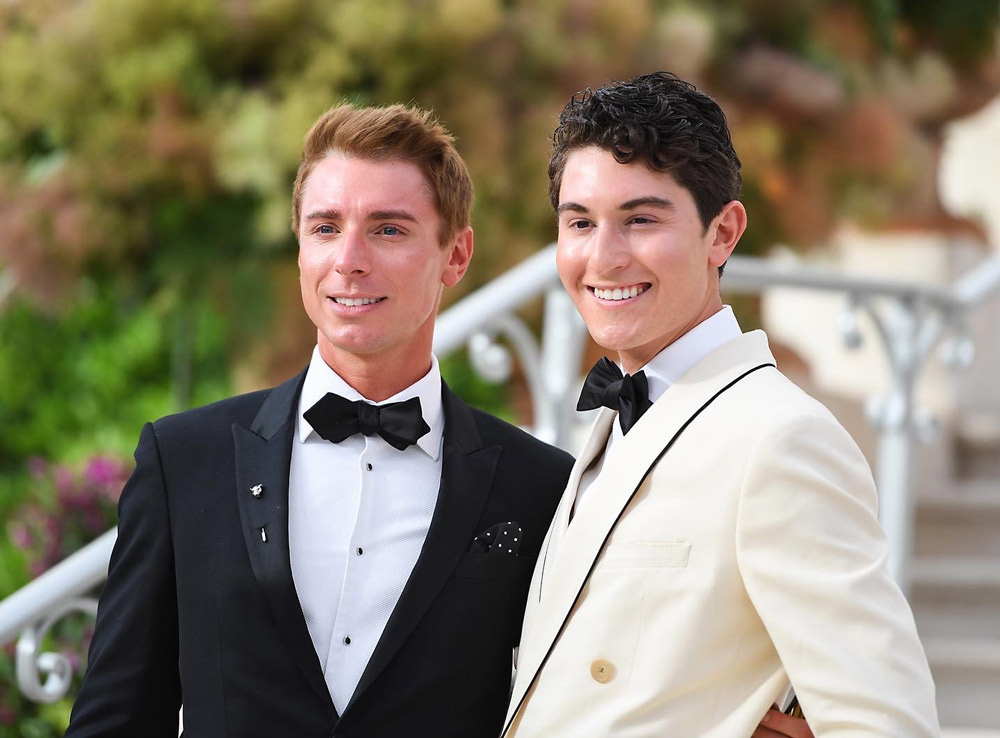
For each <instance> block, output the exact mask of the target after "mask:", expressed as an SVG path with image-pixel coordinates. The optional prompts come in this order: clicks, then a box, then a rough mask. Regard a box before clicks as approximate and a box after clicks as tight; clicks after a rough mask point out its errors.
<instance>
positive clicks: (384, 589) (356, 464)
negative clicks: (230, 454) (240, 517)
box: [288, 347, 444, 713]
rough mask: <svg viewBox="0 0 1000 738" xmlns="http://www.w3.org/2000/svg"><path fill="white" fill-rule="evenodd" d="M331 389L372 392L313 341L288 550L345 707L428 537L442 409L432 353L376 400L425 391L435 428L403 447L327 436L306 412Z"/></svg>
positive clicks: (333, 689) (330, 681)
mask: <svg viewBox="0 0 1000 738" xmlns="http://www.w3.org/2000/svg"><path fill="white" fill-rule="evenodd" d="M327 392H333V393H335V394H338V395H340V396H341V397H345V398H347V399H348V400H352V401H354V400H366V398H364V397H362V396H361V395H360V394H358V392H357V391H356V390H354V389H353V388H352V387H351V386H350V385H349V384H347V382H345V381H344V380H343V379H342V378H341V377H340V376H339V375H338V374H337V373H336V372H334V371H333V369H331V368H330V367H329V366H328V365H327V364H326V362H325V361H323V358H322V357H321V356H320V354H319V349H318V347H317V349H315V350H314V351H313V356H312V361H311V362H310V364H309V369H308V371H307V372H306V378H305V381H304V382H303V385H302V395H301V397H300V398H299V408H298V415H297V417H296V433H295V439H294V441H293V443H292V460H291V469H290V472H289V480H288V548H289V555H290V558H291V566H292V579H293V581H294V583H295V591H296V593H297V594H298V598H299V604H300V605H301V607H302V613H303V615H304V616H305V620H306V626H307V627H308V629H309V635H310V637H311V638H312V642H313V646H314V647H315V648H316V653H317V654H318V656H319V662H320V664H321V665H322V666H323V670H324V675H325V677H326V684H327V687H328V688H329V690H330V695H331V696H332V697H333V704H334V705H335V706H336V708H337V710H338V712H341V713H343V711H344V708H346V707H347V704H348V702H350V699H351V696H352V695H353V694H354V690H355V689H356V688H357V686H358V682H359V681H360V679H361V675H362V673H363V672H364V670H365V667H366V666H367V664H368V660H369V659H370V658H371V655H372V652H373V651H374V650H375V645H376V644H377V643H378V640H379V637H380V636H381V635H382V631H383V630H384V629H385V625H386V623H387V622H388V620H389V616H390V615H391V614H392V611H393V608H395V606H396V602H397V601H398V600H399V596H400V594H401V593H402V591H403V587H404V586H405V584H406V581H407V579H408V578H409V576H410V572H411V571H412V570H413V566H414V564H415V563H416V561H417V557H418V556H419V555H420V550H421V548H422V547H423V545H424V539H425V538H426V537H427V530H428V528H429V527H430V523H431V517H432V516H433V514H434V506H435V504H436V503H437V496H438V489H439V487H440V482H441V442H442V441H441V439H442V436H443V434H444V415H443V411H442V407H441V373H440V370H439V369H438V362H437V359H436V358H435V357H433V356H432V357H431V368H430V371H428V372H427V374H426V375H425V376H424V377H423V378H422V379H420V380H419V381H417V382H416V383H415V384H413V385H411V386H410V387H407V388H406V389H405V390H403V391H402V392H400V393H398V394H396V395H394V396H393V397H390V398H389V399H387V400H385V401H384V402H379V403H373V404H376V405H382V404H385V403H389V402H401V401H404V400H408V399H410V398H411V397H419V398H420V406H421V410H422V414H423V417H424V422H426V423H427V425H428V426H430V432H429V433H426V434H425V435H424V436H423V437H422V438H420V439H419V440H418V441H417V443H416V445H415V446H409V447H408V448H406V449H405V450H403V451H399V450H398V449H395V448H393V447H392V446H390V445H389V444H388V443H386V441H385V440H383V439H382V437H381V436H378V435H373V436H363V435H360V434H359V435H355V436H351V437H350V438H347V439H345V440H344V441H342V442H341V443H331V442H329V441H325V440H323V439H322V438H321V437H320V436H319V435H318V434H317V433H316V432H315V431H314V430H313V429H312V426H310V425H309V423H308V422H307V421H306V419H305V418H304V417H303V413H304V412H305V411H307V410H308V409H309V408H310V407H312V405H313V404H314V403H315V402H316V401H318V400H319V399H320V398H321V397H323V396H324V395H325V394H326V393H327ZM366 401H367V400H366ZM369 402H370V401H369Z"/></svg>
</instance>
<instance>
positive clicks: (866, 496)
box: [505, 331, 939, 738]
mask: <svg viewBox="0 0 1000 738" xmlns="http://www.w3.org/2000/svg"><path fill="white" fill-rule="evenodd" d="M615 418H616V413H614V412H613V411H610V410H602V411H601V413H600V415H599V416H598V418H597V421H596V422H595V425H594V428H593V430H592V432H591V435H590V438H589V440H588V441H587V443H586V446H585V447H584V449H583V452H582V453H581V455H580V457H579V458H578V460H577V462H576V465H575V466H574V468H573V472H572V474H571V475H570V479H569V482H568V485H567V488H566V491H565V493H564V495H563V499H562V502H561V503H560V507H559V509H558V511H557V512H556V516H555V519H554V520H553V523H552V526H551V528H550V530H549V533H548V537H547V538H546V540H545V542H544V543H543V544H542V551H541V553H540V554H539V557H538V563H537V564H536V567H535V573H534V577H533V579H532V582H531V589H530V591H529V595H528V606H527V612H526V614H525V619H524V627H523V631H522V635H521V645H520V653H519V656H518V665H517V677H516V680H515V684H514V689H513V695H512V701H511V706H510V708H509V709H508V714H507V722H506V726H507V727H506V730H505V735H510V736H515V735H516V736H517V737H518V738H558V737H559V736H572V737H573V738H588V737H590V736H595V737H597V736H599V737H601V738H604V737H609V736H614V737H616V738H617V737H620V738H626V737H628V738H644V737H646V736H648V737H649V738H653V737H654V736H655V737H657V738H696V737H698V736H711V737H712V738H748V736H750V735H751V734H752V733H753V731H754V728H755V727H756V726H757V723H758V722H759V720H760V718H761V717H762V716H763V715H764V713H765V711H766V710H767V709H768V707H769V706H770V705H771V703H772V702H774V701H775V700H776V699H777V698H779V696H780V695H781V694H782V693H783V692H784V690H785V689H786V687H787V684H788V682H789V681H791V683H792V684H793V685H794V687H795V689H796V691H797V693H798V695H799V699H800V702H801V704H802V707H803V710H804V711H805V714H806V716H807V719H808V720H809V724H810V726H811V727H812V729H813V731H814V732H815V734H816V735H817V736H879V737H880V738H885V737H886V736H896V737H898V738H920V737H922V736H936V735H938V734H939V728H938V723H937V716H936V711H935V706H934V685H933V682H932V681H931V677H930V672H929V669H928V666H927V660H926V657H925V656H924V652H923V649H922V648H921V645H920V642H919V641H918V639H917V633H916V629H915V627H914V623H913V617H912V614H911V612H910V609H909V606H908V605H907V603H906V600H905V599H904V598H903V595H902V593H901V592H900V590H899V588H898V587H897V586H896V584H895V583H894V582H893V580H892V578H891V577H890V575H889V573H888V570H887V568H886V553H887V546H886V540H885V536H884V534H883V531H882V529H881V527H880V526H879V524H878V522H877V518H876V506H877V501H876V494H875V486H874V483H873V481H872V477H871V473H870V471H869V469H868V466H867V464H866V462H865V460H864V458H863V457H862V455H861V452H860V451H859V450H858V448H857V446H856V445H855V444H854V442H853V441H852V440H851V438H850V437H849V436H848V434H847V432H846V431H845V430H844V429H843V428H842V427H841V426H840V425H839V424H838V423H837V421H836V420H835V419H834V418H833V416H832V415H831V414H830V413H829V411H828V410H827V409H826V408H824V407H823V406H822V405H820V404H819V403H818V402H816V401H815V400H813V399H812V398H810V397H809V396H808V395H806V394H804V393H803V392H802V391H801V390H799V389H798V388H797V387H795V385H793V384H792V383H791V382H790V381H789V380H788V379H786V378H785V377H784V376H783V375H782V374H781V373H779V372H778V371H777V369H775V368H774V359H773V357H772V356H771V353H770V350H769V349H768V345H767V338H766V336H765V335H764V334H763V332H761V331H756V332H753V333H748V334H744V335H743V336H742V337H740V338H737V339H735V340H733V341H730V342H729V343H727V344H725V345H723V346H722V347H720V348H719V349H717V350H716V351H714V352H713V353H711V354H710V355H709V356H708V357H706V358H705V359H703V360H702V361H701V362H699V363H698V364H697V365H696V366H695V367H693V368H692V369H691V370H690V371H688V372H687V373H686V374H685V375H684V376H683V377H682V378H681V379H680V380H679V381H678V382H677V383H675V384H674V385H672V386H671V387H670V388H669V389H668V390H667V392H666V393H665V394H664V395H663V396H662V397H660V398H659V399H658V400H657V401H656V402H655V403H654V404H653V406H652V407H651V408H650V410H649V411H647V412H646V414H645V415H643V417H642V418H641V419H640V420H639V422H638V423H637V424H636V425H635V426H634V427H633V428H632V430H630V432H629V433H628V435H627V436H625V437H624V438H623V439H622V441H621V442H620V443H616V444H615V446H614V447H613V448H612V450H611V452H610V455H609V457H608V458H607V459H606V460H605V463H604V467H603V469H602V472H601V474H600V475H599V476H598V477H597V479H596V480H595V481H594V482H593V484H592V486H591V487H590V489H589V490H588V491H587V500H586V503H585V504H584V505H582V506H581V507H580V509H579V511H578V513H577V514H576V515H575V516H574V517H573V519H572V523H570V510H571V509H572V507H573V501H574V500H575V498H576V492H577V487H578V484H579V481H580V475H581V473H582V472H583V471H584V470H585V469H586V468H587V467H588V466H589V465H590V464H591V463H592V462H593V461H594V460H595V458H596V457H597V456H598V455H599V454H600V452H601V451H602V450H603V449H604V447H605V445H606V442H607V438H608V434H609V432H610V429H611V424H612V422H613V421H614V419H615Z"/></svg>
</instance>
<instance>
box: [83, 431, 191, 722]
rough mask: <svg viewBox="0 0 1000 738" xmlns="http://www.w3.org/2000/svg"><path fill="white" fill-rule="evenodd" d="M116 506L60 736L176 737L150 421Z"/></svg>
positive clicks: (170, 603) (169, 608)
mask: <svg viewBox="0 0 1000 738" xmlns="http://www.w3.org/2000/svg"><path fill="white" fill-rule="evenodd" d="M135 460H136V467H135V471H134V472H133V473H132V476H131V477H130V478H129V480H128V482H127V483H126V485H125V488H124V490H123V491H122V495H121V500H120V501H119V505H118V540H117V542H116V543H115V547H114V551H113V552H112V554H111V563H110V566H109V569H108V580H107V582H106V583H105V585H104V589H103V591H102V592H101V597H100V604H99V606H98V611H97V623H96V626H95V630H94V637H93V640H92V641H91V644H90V653H89V657H88V665H87V672H86V674H85V676H84V680H83V686H82V687H81V689H80V693H79V695H78V696H77V699H76V703H75V704H74V706H73V713H72V718H71V720H70V726H69V729H68V731H67V733H66V736H67V738H98V737H100V738H126V736H128V737H130V738H131V737H134V736H144V738H161V737H162V738H177V731H178V712H179V710H180V704H181V689H180V676H179V672H178V630H177V628H178V623H177V593H176V586H175V578H174V559H173V547H172V542H171V534H170V520H169V514H168V509H167V500H166V489H165V484H164V478H163V471H162V466H161V463H160V457H159V449H158V447H157V441H156V433H155V430H154V428H153V426H152V425H151V424H147V425H146V427H145V428H143V431H142V434H141V436H140V438H139V444H138V446H137V448H136V451H135Z"/></svg>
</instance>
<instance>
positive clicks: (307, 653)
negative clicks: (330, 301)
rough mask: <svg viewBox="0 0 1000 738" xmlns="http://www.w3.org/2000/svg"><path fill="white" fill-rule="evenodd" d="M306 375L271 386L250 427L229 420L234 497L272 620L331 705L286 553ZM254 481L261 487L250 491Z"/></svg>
mask: <svg viewBox="0 0 1000 738" xmlns="http://www.w3.org/2000/svg"><path fill="white" fill-rule="evenodd" d="M304 378H305V372H303V373H302V374H300V375H299V376H297V377H295V378H294V379H291V380H289V381H288V382H285V383H284V384H282V385H280V386H279V387H276V388H275V389H274V390H272V391H271V393H270V394H269V395H268V397H267V399H266V400H265V402H264V404H263V405H262V406H261V408H260V411H259V412H258V413H257V416H256V417H255V418H254V421H253V423H252V424H251V426H250V428H245V427H243V426H241V425H237V424H235V423H234V424H233V442H234V443H235V446H236V499H237V500H238V502H239V508H240V520H241V522H242V525H243V540H244V542H245V543H246V547H247V553H248V554H249V556H250V565H251V567H252V568H253V573H254V576H255V577H256V579H257V584H258V586H259V587H260V590H261V592H262V593H263V595H264V599H265V600H266V601H267V605H268V608H269V609H270V611H271V616H272V617H273V618H274V623H275V626H276V627H277V630H278V632H279V633H281V636H282V638H284V640H285V644H286V645H287V647H288V649H289V650H290V651H291V653H292V657H293V659H294V660H295V663H296V664H298V666H299V668H300V669H301V671H302V674H303V676H304V677H305V678H306V681H307V682H308V683H309V685H310V686H311V687H312V688H313V689H314V690H315V691H316V692H317V694H319V696H320V697H321V698H322V699H323V701H324V702H326V703H327V704H328V705H329V707H330V710H334V706H333V700H332V699H331V698H330V691H329V689H327V686H326V681H325V680H324V678H323V669H322V667H321V665H320V662H319V658H318V657H317V655H316V650H315V649H314V648H313V644H312V638H311V637H310V636H309V630H308V628H307V627H306V621H305V618H304V617H303V615H302V608H301V606H300V605H299V599H298V595H297V594H296V592H295V585H294V584H293V582H292V567H291V563H290V559H289V554H288V472H289V467H290V464H291V458H292V440H293V437H294V433H295V410H296V404H297V402H298V397H299V391H300V390H301V388H302V380H303V379H304ZM257 485H260V487H261V492H260V496H259V497H254V495H253V493H252V489H253V488H254V487H256V486H257ZM262 530H263V534H262V533H261V531H262ZM265 537H266V540H264V539H265Z"/></svg>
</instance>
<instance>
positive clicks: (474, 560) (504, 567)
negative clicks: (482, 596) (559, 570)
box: [453, 552, 534, 581]
mask: <svg viewBox="0 0 1000 738" xmlns="http://www.w3.org/2000/svg"><path fill="white" fill-rule="evenodd" d="M532 564H534V559H532V558H531V557H529V556H514V555H511V554H487V553H478V552H476V553H467V554H463V556H462V558H460V559H459V560H458V565H457V566H456V567H455V571H454V572H453V576H456V577H469V578H472V579H500V580H503V579H506V580H515V581H516V580H518V579H524V578H525V577H530V576H531V569H532Z"/></svg>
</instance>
